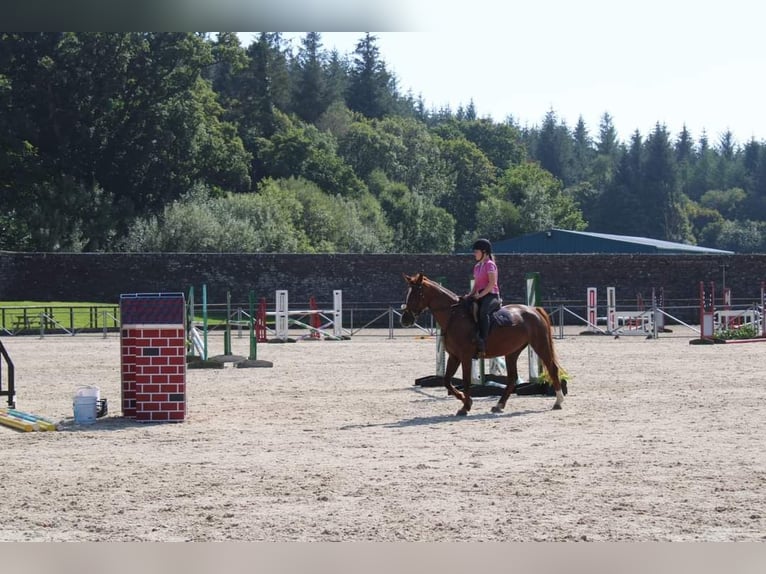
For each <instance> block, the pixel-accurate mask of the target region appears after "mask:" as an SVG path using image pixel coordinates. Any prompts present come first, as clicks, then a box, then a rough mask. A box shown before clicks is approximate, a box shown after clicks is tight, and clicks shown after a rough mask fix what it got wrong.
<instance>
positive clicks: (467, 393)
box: [457, 357, 473, 417]
mask: <svg viewBox="0 0 766 574" xmlns="http://www.w3.org/2000/svg"><path fill="white" fill-rule="evenodd" d="M461 363H462V365H463V396H462V397H458V398H459V399H460V400H461V401H463V408H462V409H460V410H459V411H458V412H457V414H458V416H463V417H464V416H465V415H467V414H468V411H470V410H471V406H472V405H473V399H472V398H471V370H472V369H471V366H472V365H471V358H470V357H468V358H463V360H462V361H461Z"/></svg>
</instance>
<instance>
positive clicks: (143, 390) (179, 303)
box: [120, 293, 186, 422]
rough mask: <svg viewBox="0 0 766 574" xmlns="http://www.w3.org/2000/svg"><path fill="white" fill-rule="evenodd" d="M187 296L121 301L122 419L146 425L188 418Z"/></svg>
mask: <svg viewBox="0 0 766 574" xmlns="http://www.w3.org/2000/svg"><path fill="white" fill-rule="evenodd" d="M184 313H185V307H184V296H183V293H158V294H135V295H122V296H121V298H120V316H121V318H122V325H121V330H120V348H121V367H122V368H121V372H122V385H121V395H122V396H121V399H122V400H121V402H122V414H123V416H125V417H128V418H135V419H136V420H137V421H140V422H180V421H183V420H184V419H185V417H186V339H185V325H184V323H185V321H184Z"/></svg>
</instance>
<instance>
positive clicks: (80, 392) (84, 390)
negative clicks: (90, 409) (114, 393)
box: [74, 386, 101, 402]
mask: <svg viewBox="0 0 766 574" xmlns="http://www.w3.org/2000/svg"><path fill="white" fill-rule="evenodd" d="M74 396H75V397H93V398H95V399H96V402H98V400H99V399H100V398H101V389H99V388H98V387H96V386H87V387H79V388H78V389H77V391H76V392H75V394H74Z"/></svg>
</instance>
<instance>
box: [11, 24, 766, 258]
mask: <svg viewBox="0 0 766 574" xmlns="http://www.w3.org/2000/svg"><path fill="white" fill-rule="evenodd" d="M520 82H522V83H523V78H520ZM0 198H1V199H2V210H0V249H4V250H12V251H75V252H76V251H191V252H295V253H327V252H354V253H373V252H375V253H386V252H395V253H450V252H452V251H454V250H455V249H457V248H465V247H467V246H469V245H470V243H471V242H472V240H473V239H474V238H475V237H477V236H484V237H487V238H489V239H491V240H498V239H502V238H506V237H512V236H516V235H520V234H523V233H528V232H533V231H539V230H544V229H547V228H550V227H560V228H564V229H572V230H588V231H595V232H605V233H618V234H624V235H637V236H644V237H651V238H656V239H664V240H669V241H681V242H685V243H690V244H699V245H705V246H708V247H716V248H722V249H731V250H734V251H738V252H763V251H766V144H765V143H764V142H762V141H756V140H755V139H751V140H750V141H748V142H746V143H745V144H744V145H740V144H738V143H737V142H736V141H735V139H734V136H733V134H732V133H730V132H727V133H724V134H721V135H720V136H719V137H718V138H717V139H716V140H715V141H710V140H709V139H708V136H707V134H705V133H703V134H700V135H699V137H697V138H696V139H695V138H694V137H693V135H692V134H690V133H689V132H688V131H687V130H686V128H684V129H683V130H682V131H681V133H679V134H670V133H669V132H668V130H667V128H666V127H665V126H664V125H662V124H660V123H657V125H656V126H655V128H654V130H653V131H652V132H651V133H649V134H645V135H644V134H641V133H640V132H638V131H636V132H634V133H633V134H632V135H631V137H630V138H629V140H628V141H625V142H623V141H620V140H619V139H618V137H617V132H616V129H615V127H614V124H613V121H612V118H611V117H610V116H609V114H607V113H605V114H603V116H602V118H601V121H600V124H599V126H597V128H596V130H595V131H594V133H591V132H590V131H589V128H588V126H586V125H585V123H584V122H583V120H582V118H580V120H579V121H578V122H577V124H576V125H575V126H571V127H570V126H568V125H567V124H566V122H564V121H562V120H560V119H559V118H558V116H557V114H556V112H555V111H554V110H550V111H549V112H548V113H547V114H546V115H545V117H544V118H542V120H541V122H540V124H539V125H534V126H532V127H529V126H525V127H522V126H520V125H519V124H518V123H517V122H516V121H515V120H514V118H513V117H509V118H507V119H505V120H504V121H502V122H498V121H494V120H492V119H491V118H489V117H481V116H480V114H479V112H478V110H477V109H476V107H475V106H474V103H473V101H470V102H468V103H467V104H465V105H461V106H459V107H458V109H457V110H452V109H450V108H449V107H446V108H440V109H434V108H429V107H428V106H427V105H426V102H425V101H424V100H423V98H422V97H421V96H415V95H414V94H413V93H412V92H411V91H408V92H406V93H405V92H403V91H402V90H401V88H400V86H399V84H398V81H397V78H396V77H395V75H394V74H392V73H391V72H389V70H388V68H387V66H386V62H385V58H384V55H382V54H381V53H380V50H379V48H378V46H377V38H376V37H375V36H374V35H372V34H369V33H367V34H360V38H359V40H358V42H357V44H356V48H355V50H354V52H353V53H351V54H340V53H338V52H337V51H336V50H327V49H325V48H324V47H323V45H322V36H321V33H318V32H309V33H306V34H305V35H303V36H302V38H301V39H300V45H299V46H298V47H297V49H294V48H293V47H292V46H291V44H290V43H289V42H288V41H287V40H286V39H285V38H284V37H283V35H282V34H280V33H277V32H274V33H261V34H260V35H259V36H257V37H256V38H255V39H254V40H253V41H252V43H251V44H250V45H248V46H243V45H242V44H241V43H240V40H239V38H238V37H237V35H236V34H234V33H219V34H209V33H24V34H11V33H1V34H0Z"/></svg>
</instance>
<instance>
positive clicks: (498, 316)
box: [466, 300, 513, 332]
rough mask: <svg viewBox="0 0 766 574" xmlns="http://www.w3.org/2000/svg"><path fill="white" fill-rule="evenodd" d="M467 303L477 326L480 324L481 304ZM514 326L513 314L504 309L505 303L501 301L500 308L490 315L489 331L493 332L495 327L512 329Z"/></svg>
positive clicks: (475, 302)
mask: <svg viewBox="0 0 766 574" xmlns="http://www.w3.org/2000/svg"><path fill="white" fill-rule="evenodd" d="M466 303H467V304H468V305H470V310H471V317H472V318H473V322H474V323H476V324H477V325H478V324H479V303H478V301H469V300H466ZM511 325H513V317H512V316H511V312H510V311H508V309H506V308H505V307H503V302H502V301H500V308H499V309H497V310H495V311H492V312H491V313H490V314H489V330H490V332H491V331H492V328H493V327H495V326H499V327H510V326H511Z"/></svg>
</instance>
